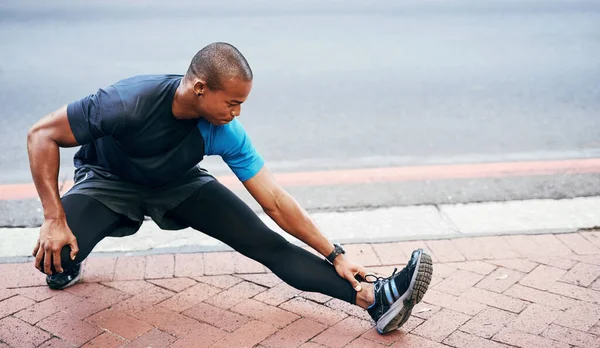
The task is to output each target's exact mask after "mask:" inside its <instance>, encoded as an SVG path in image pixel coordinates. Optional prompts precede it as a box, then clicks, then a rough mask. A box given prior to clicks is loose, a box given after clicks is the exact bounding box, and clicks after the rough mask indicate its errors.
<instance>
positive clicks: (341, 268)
mask: <svg viewBox="0 0 600 348" xmlns="http://www.w3.org/2000/svg"><path fill="white" fill-rule="evenodd" d="M333 266H334V267H335V270H336V272H337V273H338V274H339V275H340V277H342V278H344V279H346V280H347V281H349V282H350V284H352V287H353V288H354V290H356V292H359V291H360V290H361V289H362V288H361V286H360V283H359V282H358V280H356V278H355V276H356V275H357V274H358V275H360V276H361V277H362V278H363V279H364V278H365V277H366V272H365V268H364V267H363V266H360V265H356V264H353V263H352V262H350V261H348V260H347V259H346V258H345V257H344V255H343V254H340V255H338V256H337V257H336V258H335V259H334V260H333Z"/></svg>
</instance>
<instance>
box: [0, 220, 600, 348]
mask: <svg viewBox="0 0 600 348" xmlns="http://www.w3.org/2000/svg"><path fill="white" fill-rule="evenodd" d="M416 247H421V248H426V249H428V250H431V253H432V257H433V259H434V277H433V280H432V285H431V287H430V290H429V291H428V292H427V294H426V295H425V297H424V298H423V301H422V302H421V303H420V304H418V305H417V306H416V307H415V308H414V309H413V312H412V314H413V316H412V317H411V318H410V320H408V322H407V323H406V324H405V325H404V326H403V327H402V328H401V329H400V330H399V331H396V332H392V333H390V334H387V335H383V336H382V335H379V334H378V333H377V332H376V330H375V329H374V327H373V325H374V323H373V322H372V320H371V319H370V317H369V316H368V314H367V313H366V311H364V310H363V309H361V308H359V307H357V306H354V305H351V304H349V303H346V302H344V301H341V300H339V299H335V298H331V297H330V296H327V295H323V294H318V293H311V292H306V291H301V290H298V289H294V288H292V287H291V286H289V285H288V284H286V283H284V282H282V281H281V280H280V279H279V278H277V277H276V276H275V275H274V274H273V273H270V271H268V270H267V269H266V268H265V267H263V266H262V265H260V264H258V263H256V262H254V261H252V260H250V259H247V258H246V257H243V256H241V255H239V254H237V253H235V252H211V253H196V254H177V255H174V254H167V255H150V256H119V257H95V256H92V257H90V259H89V260H88V261H87V262H86V265H85V268H84V277H83V278H84V280H83V282H81V283H79V284H77V285H75V286H73V287H71V288H69V289H66V290H64V291H52V290H49V289H48V288H47V287H45V286H44V275H43V274H41V273H39V272H38V271H37V270H35V268H33V265H32V264H31V263H23V264H2V265H0V272H2V273H3V275H4V278H3V279H6V282H5V283H3V284H0V348H5V347H19V348H20V347H43V348H52V347H59V348H60V347H73V346H76V347H81V346H84V347H122V346H127V347H157V348H158V347H175V348H177V347H256V348H277V347H303V348H323V347H328V348H333V347H340V348H341V347H345V348H357V347H360V348H369V347H377V348H382V347H395V348H400V347H402V348H416V347H418V348H428V347H431V348H443V347H446V348H448V347H454V348H462V347H465V348H466V347H482V348H507V347H523V348H525V347H527V348H530V347H532V348H536V347H559V348H572V347H581V348H583V347H600V233H598V232H580V233H573V234H561V235H535V236H532V235H523V236H504V237H481V238H479V237H475V238H465V239H460V240H458V239H457V240H438V241H425V242H424V241H413V242H400V243H373V244H370V243H363V244H356V245H348V247H347V250H348V255H349V257H350V258H352V259H353V260H355V261H356V262H357V263H361V264H363V265H365V266H366V268H367V270H370V271H371V272H378V273H380V274H381V275H384V276H387V275H389V274H388V273H389V272H391V271H392V270H393V268H394V267H399V268H401V267H402V265H403V264H404V263H405V262H406V261H407V260H408V257H409V256H410V253H411V251H412V249H414V248H416Z"/></svg>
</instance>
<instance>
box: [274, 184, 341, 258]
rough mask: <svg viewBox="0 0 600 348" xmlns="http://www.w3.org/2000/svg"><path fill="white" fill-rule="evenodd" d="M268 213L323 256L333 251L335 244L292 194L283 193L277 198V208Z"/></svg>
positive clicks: (288, 231)
mask: <svg viewBox="0 0 600 348" xmlns="http://www.w3.org/2000/svg"><path fill="white" fill-rule="evenodd" d="M266 213H267V214H268V215H269V216H270V217H271V219H273V221H275V222H276V223H277V225H279V227H281V228H282V229H283V230H284V231H286V232H287V233H289V234H291V235H292V236H294V237H296V238H298V239H299V240H301V241H303V242H304V243H306V244H307V245H308V246H310V247H312V248H313V249H315V250H316V251H317V252H319V253H320V254H321V255H323V256H327V255H329V254H330V253H331V252H332V251H333V245H332V244H331V242H330V241H329V240H328V239H327V238H325V236H324V235H323V234H322V233H321V231H320V230H319V228H318V227H317V225H316V224H315V222H314V221H313V220H312V219H311V218H310V216H309V215H308V213H307V212H306V211H305V210H304V209H303V208H302V207H301V206H300V204H298V202H297V201H296V200H295V199H294V197H292V196H291V195H290V194H288V193H287V192H286V193H283V194H281V195H280V196H279V197H278V198H277V208H275V209H273V210H271V211H266Z"/></svg>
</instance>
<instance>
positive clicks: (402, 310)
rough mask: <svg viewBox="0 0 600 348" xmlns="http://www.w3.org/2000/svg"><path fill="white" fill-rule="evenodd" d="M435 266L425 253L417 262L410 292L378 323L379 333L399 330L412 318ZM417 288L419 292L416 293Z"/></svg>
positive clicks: (394, 304) (403, 295)
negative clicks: (411, 315) (414, 308)
mask: <svg viewBox="0 0 600 348" xmlns="http://www.w3.org/2000/svg"><path fill="white" fill-rule="evenodd" d="M432 268H433V264H432V261H431V256H429V255H428V254H426V253H425V252H422V253H421V256H420V257H419V259H418V260H417V265H416V269H417V270H416V272H415V273H414V274H413V277H412V279H411V280H410V285H409V286H408V290H407V291H406V292H405V293H404V294H402V296H401V297H400V298H399V299H398V300H397V301H396V302H394V303H393V304H392V306H391V307H390V309H389V310H388V311H387V312H386V313H385V314H384V315H382V316H381V318H379V320H378V321H377V325H376V327H377V332H379V333H380V334H385V333H388V332H390V331H394V330H397V329H398V328H399V327H400V326H402V325H403V324H404V323H405V322H406V321H407V320H408V318H409V317H410V314H411V312H412V309H413V307H414V306H415V305H416V304H417V303H419V302H421V299H422V298H423V295H425V292H426V291H427V288H428V287H429V283H430V282H431V275H432ZM415 287H416V288H417V290H416V291H415Z"/></svg>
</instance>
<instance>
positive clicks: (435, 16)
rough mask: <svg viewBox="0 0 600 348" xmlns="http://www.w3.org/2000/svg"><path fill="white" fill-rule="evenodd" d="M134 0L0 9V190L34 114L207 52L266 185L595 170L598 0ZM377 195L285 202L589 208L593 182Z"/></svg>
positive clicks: (475, 185)
mask: <svg viewBox="0 0 600 348" xmlns="http://www.w3.org/2000/svg"><path fill="white" fill-rule="evenodd" d="M135 4H136V3H135V2H126V3H125V4H121V3H120V2H116V1H102V2H101V1H92V2H84V3H76V4H72V3H68V2H65V1H57V2H52V3H47V2H42V1H19V2H14V1H1V2H0V142H1V149H2V151H0V184H11V183H25V182H30V174H29V168H28V161H27V154H26V149H25V137H26V133H27V129H28V128H29V127H30V126H31V125H32V124H33V123H34V122H35V121H36V120H37V119H38V118H40V117H42V116H43V115H45V114H47V113H49V112H51V111H52V110H54V109H56V108H58V107H59V106H61V105H63V104H66V103H68V102H70V101H72V100H75V99H77V98H80V97H83V96H85V95H87V94H90V93H93V92H94V91H95V90H96V89H97V88H98V87H101V86H106V85H109V84H111V83H113V82H115V81H117V80H119V79H122V78H125V77H128V76H131V75H135V74H154V73H184V72H185V70H186V68H187V65H188V64H189V61H190V59H191V57H192V56H193V55H194V53H195V52H196V51H197V50H199V49H200V48H201V47H203V46H204V45H205V44H208V43H210V42H213V41H227V42H230V43H232V44H234V45H236V46H237V47H238V48H239V49H240V50H241V51H242V52H243V53H244V54H245V56H246V58H247V59H248V61H249V62H250V64H251V66H252V68H253V70H254V74H255V81H254V89H253V91H252V94H251V95H250V99H249V100H248V102H247V103H246V104H245V106H244V108H243V112H242V117H241V119H240V120H241V121H242V122H243V123H244V125H245V127H246V128H247V130H248V132H249V133H250V135H251V137H252V139H253V142H254V144H255V146H256V147H257V148H258V149H259V151H260V152H261V153H262V154H263V156H264V157H265V158H266V159H267V162H268V164H269V166H270V167H271V168H272V169H273V170H275V171H306V170H320V169H340V168H359V167H378V166H396V165H421V164H430V163H475V162H490V161H514V160H539V159H541V160H544V159H565V158H590V157H600V64H599V62H600V3H599V2H598V1H594V0H591V1H581V0H575V1H567V0H565V1H554V0H549V1H541V0H540V1H531V0H525V1H405V2H397V1H392V0H389V1H388V0H386V1H378V2H365V1H352V0H348V1H309V0H305V1H289V2H288V1H286V2H277V1H255V2H244V1H219V2H216V1H210V2H208V1H193V2H192V1H178V2H163V1H160V2H158V1H154V2H150V3H147V5H146V6H145V7H141V6H139V5H135ZM72 154H73V149H69V150H65V151H63V152H62V160H61V163H62V164H61V177H62V178H70V176H71V170H72V167H71V155H72ZM208 163H209V165H210V166H211V167H209V169H210V170H212V171H213V172H215V173H217V174H221V173H226V168H224V166H222V164H220V163H219V162H218V161H215V160H212V161H209V162H208ZM380 186H381V187H379V186H377V185H375V186H368V187H358V186H356V187H320V188H318V189H316V188H315V189H310V188H308V189H297V191H298V190H299V191H301V192H298V195H299V200H301V201H302V202H304V203H305V204H306V205H307V206H309V208H314V209H320V208H323V207H325V208H332V209H335V208H342V207H360V206H372V205H376V206H379V205H398V204H425V203H432V202H434V203H435V202H442V201H447V200H448V196H454V197H455V199H456V197H463V198H462V199H460V201H465V202H470V201H481V200H504V199H514V198H519V199H522V198H533V197H550V198H560V197H565V196H574V195H597V194H600V176H599V175H595V174H588V175H578V176H560V177H558V176H557V177H540V178H522V179H519V178H511V179H494V180H452V181H445V182H442V183H428V182H421V183H409V184H406V183H404V184H401V185H380ZM343 197H350V198H347V199H344V198H343ZM31 204H34V205H35V204H36V203H31ZM31 204H30V203H28V202H2V203H0V213H2V214H0V215H2V216H4V218H2V219H0V220H2V221H0V225H2V224H5V225H6V224H9V225H10V224H16V225H19V224H28V223H30V222H31V221H38V220H39V212H35V211H33V210H32V209H33V208H32V207H33V206H34V205H31ZM36 219H37V220H36Z"/></svg>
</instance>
